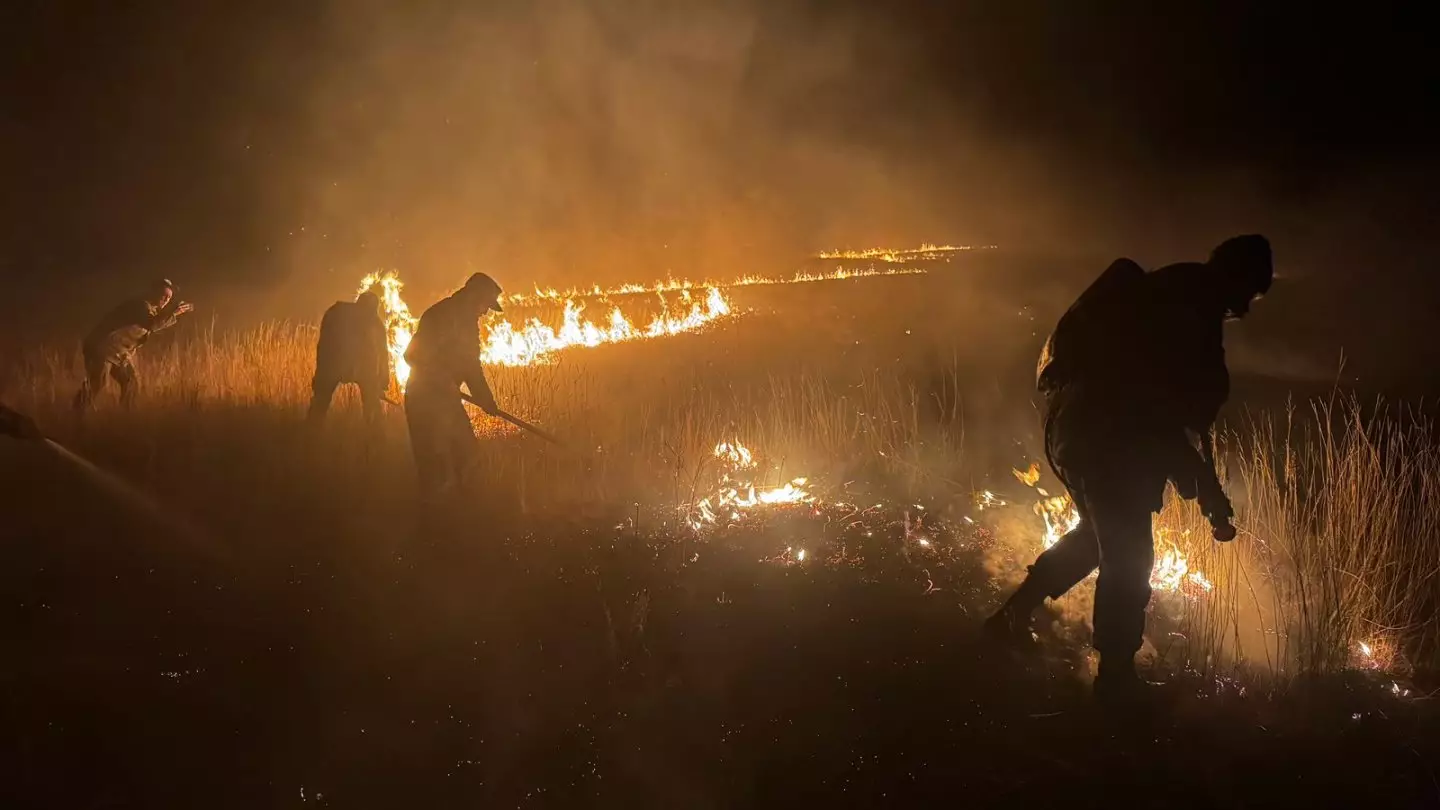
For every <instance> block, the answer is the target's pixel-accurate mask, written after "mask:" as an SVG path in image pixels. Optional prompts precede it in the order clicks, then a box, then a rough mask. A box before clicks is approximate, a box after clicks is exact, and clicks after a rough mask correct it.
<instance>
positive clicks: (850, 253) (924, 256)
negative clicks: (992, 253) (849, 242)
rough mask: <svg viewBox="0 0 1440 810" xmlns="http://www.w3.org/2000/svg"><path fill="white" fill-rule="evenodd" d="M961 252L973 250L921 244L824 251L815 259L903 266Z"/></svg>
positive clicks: (967, 247) (953, 246) (964, 247)
mask: <svg viewBox="0 0 1440 810" xmlns="http://www.w3.org/2000/svg"><path fill="white" fill-rule="evenodd" d="M962 250H974V248H972V247H970V246H969V245H930V244H923V245H921V246H920V247H918V248H905V249H903V250H897V249H894V248H867V249H865V250H825V251H821V252H820V253H819V254H817V255H816V258H817V259H869V260H872V261H881V262H889V263H891V264H903V263H905V262H913V261H936V260H939V259H944V258H947V257H948V256H949V254H951V253H958V252H959V251H962Z"/></svg>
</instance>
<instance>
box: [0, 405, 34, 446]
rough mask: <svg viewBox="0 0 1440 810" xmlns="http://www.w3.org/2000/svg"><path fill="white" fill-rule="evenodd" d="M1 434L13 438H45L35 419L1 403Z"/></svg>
mask: <svg viewBox="0 0 1440 810" xmlns="http://www.w3.org/2000/svg"><path fill="white" fill-rule="evenodd" d="M0 436H9V437H10V438H12V439H43V438H45V435H44V434H43V433H41V432H40V428H39V426H37V425H36V424H35V420H33V419H31V418H30V417H28V416H26V415H25V414H23V413H20V412H19V411H14V410H11V409H9V408H7V407H5V406H4V405H0Z"/></svg>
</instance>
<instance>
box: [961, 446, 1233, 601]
mask: <svg viewBox="0 0 1440 810" xmlns="http://www.w3.org/2000/svg"><path fill="white" fill-rule="evenodd" d="M1011 472H1013V473H1014V475H1015V478H1016V479H1017V480H1019V481H1020V482H1021V483H1022V484H1025V485H1026V486H1029V487H1031V488H1034V487H1035V484H1037V483H1038V482H1039V481H1040V464H1039V462H1034V463H1032V464H1031V465H1030V466H1029V468H1027V469H1026V470H1025V471H1023V472H1022V471H1020V470H1018V469H1015V470H1012V471H1011ZM1036 492H1037V493H1039V494H1040V496H1041V498H1040V500H1038V501H1036V502H1035V505H1034V507H1032V508H1033V509H1034V511H1035V514H1037V515H1039V516H1040V519H1041V520H1042V521H1044V523H1045V532H1044V533H1043V534H1042V535H1041V536H1040V545H1041V547H1042V549H1046V550H1048V549H1049V548H1050V547H1051V546H1053V545H1055V544H1056V543H1058V542H1060V538H1062V537H1064V536H1065V535H1067V534H1069V533H1070V532H1072V531H1074V530H1075V529H1076V527H1078V526H1079V525H1080V510H1079V509H1076V508H1075V502H1074V501H1072V500H1071V499H1070V496H1069V495H1068V494H1066V495H1055V496H1047V495H1045V491H1044V490H1041V489H1036ZM977 497H981V498H982V499H988V500H996V499H995V496H994V495H993V494H992V493H990V492H983V493H979V495H977ZM982 502H983V501H982ZM1158 534H1159V539H1160V541H1161V542H1163V543H1164V544H1165V545H1166V546H1167V547H1166V549H1165V551H1164V552H1163V553H1161V554H1159V555H1158V556H1157V557H1156V559H1155V567H1154V568H1152V569H1151V571H1150V587H1152V588H1154V589H1155V590H1159V591H1170V592H1176V593H1180V592H1185V591H1189V592H1191V593H1195V592H1196V591H1200V592H1207V593H1208V592H1209V591H1212V590H1214V588H1215V585H1214V583H1212V582H1211V581H1210V579H1209V578H1208V577H1206V576H1205V574H1204V573H1202V572H1200V571H1192V570H1190V562H1189V560H1188V559H1186V557H1185V554H1184V552H1182V551H1181V550H1180V547H1179V546H1178V545H1176V544H1175V543H1174V542H1173V541H1171V540H1170V539H1169V538H1168V537H1166V533H1165V531H1164V530H1163V529H1162V530H1160V531H1159V532H1158ZM1187 534H1188V532H1187ZM1091 576H1094V574H1091Z"/></svg>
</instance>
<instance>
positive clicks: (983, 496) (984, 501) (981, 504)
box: [975, 489, 1008, 511]
mask: <svg viewBox="0 0 1440 810" xmlns="http://www.w3.org/2000/svg"><path fill="white" fill-rule="evenodd" d="M1007 505H1008V504H1006V503H1005V501H1003V500H1001V498H1000V496H999V495H996V494H995V493H993V492H991V491H990V490H988V489H987V490H984V491H983V492H977V493H975V508H976V509H979V510H981V511H984V510H986V509H994V508H996V507H1000V506H1007Z"/></svg>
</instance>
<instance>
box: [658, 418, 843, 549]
mask: <svg viewBox="0 0 1440 810" xmlns="http://www.w3.org/2000/svg"><path fill="white" fill-rule="evenodd" d="M713 455H714V457H715V459H716V460H717V461H718V462H719V464H720V479H719V481H718V483H717V485H716V491H715V493H714V494H713V495H710V496H709V497H706V498H701V499H700V500H699V501H697V502H696V503H695V504H694V505H693V506H691V507H690V508H689V509H688V510H687V511H688V512H689V514H688V516H687V518H686V520H687V521H688V522H689V524H690V527H691V528H692V529H695V530H697V531H698V530H700V529H703V528H705V527H706V526H713V525H715V524H717V523H720V522H722V521H723V522H729V523H733V522H736V521H739V520H741V519H742V518H743V517H744V516H745V515H747V514H749V513H751V512H752V511H753V510H755V509H756V508H757V507H762V506H783V505H787V504H800V503H812V502H814V500H815V498H814V496H813V495H811V493H810V492H809V490H808V489H806V484H807V483H808V481H807V480H806V479H804V478H795V479H792V480H790V481H788V482H786V483H784V484H781V485H779V486H770V487H767V486H763V485H760V484H757V483H756V482H755V470H756V469H757V468H758V465H757V464H756V462H755V457H754V455H753V454H752V453H751V452H750V450H749V448H747V447H745V445H743V444H740V443H739V442H720V443H719V444H717V445H715V450H714V452H713ZM799 559H801V560H804V559H805V552H804V551H801V552H800V555H799Z"/></svg>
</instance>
